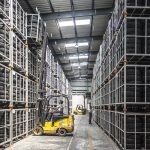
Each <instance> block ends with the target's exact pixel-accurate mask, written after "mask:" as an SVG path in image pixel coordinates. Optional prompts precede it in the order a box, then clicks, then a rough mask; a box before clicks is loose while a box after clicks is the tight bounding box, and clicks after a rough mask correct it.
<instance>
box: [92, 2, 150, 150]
mask: <svg viewBox="0 0 150 150" xmlns="http://www.w3.org/2000/svg"><path fill="white" fill-rule="evenodd" d="M149 12H150V2H149V1H148V0H121V1H120V0H116V1H115V9H114V11H113V13H112V17H111V19H110V21H109V22H108V27H107V29H106V32H105V34H104V37H103V42H102V45H101V46H100V51H99V53H98V55H97V60H96V64H95V65H94V70H93V80H92V85H93V87H92V97H93V102H92V103H93V107H94V109H95V116H94V119H95V122H96V123H97V124H98V125H99V126H100V127H101V128H102V129H103V130H104V131H105V132H106V133H107V134H108V135H109V136H110V137H111V138H112V139H113V140H114V141H115V142H116V143H117V144H118V146H119V147H120V149H122V150H131V149H132V150H137V149H145V150H148V149H150V144H149V143H150V142H149V137H150V132H149V116H150V105H149V104H150V103H149V101H150V100H149V93H150V61H149V60H150V51H149V44H150V43H149V42H150V39H149V34H150V30H149V28H148V27H149V22H150V20H149V17H150V13H149Z"/></svg>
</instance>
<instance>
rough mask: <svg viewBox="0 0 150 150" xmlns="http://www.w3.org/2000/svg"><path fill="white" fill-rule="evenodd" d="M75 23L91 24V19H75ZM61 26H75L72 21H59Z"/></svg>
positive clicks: (81, 24)
mask: <svg viewBox="0 0 150 150" xmlns="http://www.w3.org/2000/svg"><path fill="white" fill-rule="evenodd" d="M75 24H76V25H77V26H83V25H89V24H90V19H84V20H75ZM59 26H60V27H68V26H74V22H73V20H72V21H59Z"/></svg>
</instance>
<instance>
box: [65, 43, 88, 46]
mask: <svg viewBox="0 0 150 150" xmlns="http://www.w3.org/2000/svg"><path fill="white" fill-rule="evenodd" d="M88 45H89V43H88V42H83V43H69V44H65V47H82V46H88Z"/></svg>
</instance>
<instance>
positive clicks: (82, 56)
mask: <svg viewBox="0 0 150 150" xmlns="http://www.w3.org/2000/svg"><path fill="white" fill-rule="evenodd" d="M79 58H88V55H79Z"/></svg>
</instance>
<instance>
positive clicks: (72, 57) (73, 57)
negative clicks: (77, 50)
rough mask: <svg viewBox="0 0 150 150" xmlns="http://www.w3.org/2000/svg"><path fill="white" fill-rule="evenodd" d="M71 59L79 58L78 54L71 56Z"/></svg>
mask: <svg viewBox="0 0 150 150" xmlns="http://www.w3.org/2000/svg"><path fill="white" fill-rule="evenodd" d="M69 59H78V56H70V57H69Z"/></svg>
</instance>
